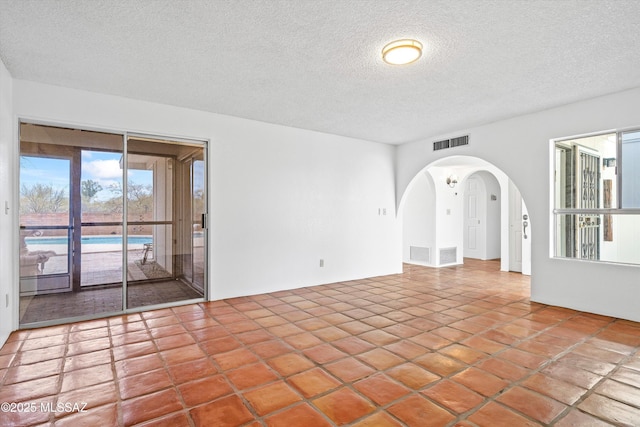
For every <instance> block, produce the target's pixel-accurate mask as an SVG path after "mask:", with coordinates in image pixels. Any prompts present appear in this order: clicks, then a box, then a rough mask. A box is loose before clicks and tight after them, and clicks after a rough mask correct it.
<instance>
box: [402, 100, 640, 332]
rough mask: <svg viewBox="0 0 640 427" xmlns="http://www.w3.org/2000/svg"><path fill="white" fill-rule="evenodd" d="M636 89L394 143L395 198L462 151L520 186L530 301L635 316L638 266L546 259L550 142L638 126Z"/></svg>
mask: <svg viewBox="0 0 640 427" xmlns="http://www.w3.org/2000/svg"><path fill="white" fill-rule="evenodd" d="M639 97H640V89H633V90H628V91H624V92H620V93H616V94H611V95H607V96H603V97H599V98H595V99H591V100H586V101H582V102H578V103H574V104H570V105H566V106H562V107H558V108H553V109H549V110H545V111H541V112H538V113H534V114H529V115H525V116H519V117H514V118H511V119H508V120H502V121H498V122H495V123H491V124H488V125H485V126H480V127H475V128H471V129H460V130H457V131H455V132H451V133H450V134H446V135H434V136H433V137H432V138H428V139H425V140H423V141H418V142H415V143H410V144H405V145H402V146H400V147H398V151H397V160H396V194H397V203H398V205H399V204H400V203H401V200H402V198H403V197H404V194H405V191H406V189H407V186H408V185H409V183H410V182H411V180H412V179H413V178H414V177H415V176H416V174H417V173H419V172H420V171H421V170H422V169H423V168H424V167H425V166H427V165H428V164H430V163H432V162H434V161H435V160H438V159H440V158H443V157H447V156H451V155H467V156H475V157H479V158H481V159H484V160H486V161H488V162H490V163H492V164H493V165H495V166H496V167H497V168H499V169H500V170H502V171H503V172H505V173H506V174H507V176H509V178H511V179H512V180H513V182H514V184H515V185H516V186H517V187H518V188H519V189H520V192H521V193H522V196H523V198H524V200H525V202H526V204H527V208H528V213H529V216H530V222H531V224H533V225H534V226H533V227H532V228H531V234H532V235H531V245H532V248H531V251H532V253H531V257H532V278H531V299H532V300H533V301H537V302H541V303H546V304H551V305H557V306H563V307H569V308H573V309H577V310H584V311H589V312H593V313H599V314H604V315H610V316H616V317H620V318H625V319H630V320H635V321H640V311H639V310H638V307H639V306H640V288H638V283H639V282H638V278H640V267H639V266H630V265H620V264H607V263H590V262H582V261H578V260H568V259H555V258H552V257H551V243H552V241H551V239H552V233H551V231H552V230H551V228H550V224H551V222H550V221H551V217H552V215H551V202H552V196H551V194H552V184H551V182H552V181H551V174H552V170H551V158H552V153H553V150H552V149H551V144H550V140H551V139H554V138H562V137H570V136H576V135H583V134H588V133H595V132H602V131H604V130H611V129H625V128H633V127H638V126H640V112H638V109H637V108H636V106H637V102H638V98H639ZM466 134H469V135H470V144H469V145H468V146H464V147H456V148H453V149H449V150H441V151H438V152H433V151H432V143H433V141H437V140H440V139H445V138H449V137H455V136H459V135H466Z"/></svg>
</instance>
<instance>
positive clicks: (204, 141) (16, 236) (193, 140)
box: [6, 116, 210, 329]
mask: <svg viewBox="0 0 640 427" xmlns="http://www.w3.org/2000/svg"><path fill="white" fill-rule="evenodd" d="M14 123H15V131H14V141H15V145H14V147H15V152H14V162H15V163H14V176H13V177H14V182H16V183H18V184H19V183H20V157H21V155H20V145H21V142H20V140H21V138H20V125H21V124H23V123H24V124H32V125H40V126H50V127H57V128H66V129H73V130H82V131H89V132H101V133H107V134H112V135H119V136H121V137H122V139H123V146H122V147H123V151H122V159H123V164H124V165H125V167H124V168H123V182H122V190H123V207H122V209H123V221H122V241H123V249H122V254H123V255H122V266H123V268H122V307H121V310H119V311H114V312H101V313H98V314H86V315H81V316H74V317H66V318H59V319H53V320H45V321H39V322H33V323H27V324H21V323H20V280H19V278H20V257H19V256H18V254H19V251H20V247H19V246H20V210H19V206H20V188H19V185H15V186H14V194H13V206H15V207H16V208H15V209H13V214H12V218H11V220H12V222H13V242H14V244H13V256H14V257H15V259H14V262H13V265H14V267H13V268H14V274H15V278H16V280H14V283H15V285H14V286H15V288H14V290H15V294H14V296H13V307H14V308H15V313H14V319H15V325H14V329H28V328H34V327H44V326H51V325H58V324H64V323H69V322H78V321H84V320H92V319H102V318H107V317H111V316H118V315H123V314H128V313H138V312H143V311H149V310H157V309H163V308H170V307H176V306H181V305H186V304H193V303H198V302H204V301H208V300H209V277H210V275H209V271H208V270H209V269H208V264H209V262H208V260H209V245H210V242H209V224H208V221H207V222H206V227H203V239H204V263H205V266H206V267H205V270H204V289H203V296H202V297H201V298H193V299H188V300H180V301H173V302H167V303H160V304H154V305H145V306H139V307H133V308H129V307H127V296H128V292H127V290H128V287H127V262H128V254H127V252H128V251H127V242H128V236H129V230H128V226H129V225H130V222H129V221H128V217H127V214H128V203H127V201H128V198H127V195H128V182H127V181H128V180H127V176H126V175H127V173H126V172H127V170H128V163H127V160H128V139H129V138H132V137H134V138H144V139H149V140H152V141H158V142H165V143H184V144H188V145H192V146H194V147H195V146H197V147H201V148H202V149H203V153H204V154H203V156H204V182H205V189H204V198H205V201H206V203H205V216H206V217H207V218H208V212H209V206H210V199H209V151H208V148H209V144H210V140H209V139H208V138H198V137H184V136H172V135H167V134H162V133H157V132H144V133H141V132H130V131H127V130H122V129H116V128H109V127H96V126H87V125H81V124H78V123H71V122H65V121H64V120H60V121H57V120H42V119H40V118H34V117H29V116H17V117H16V121H15V122H14ZM76 160H77V159H72V160H71V163H72V165H71V167H72V171H71V174H72V177H70V178H71V179H73V174H79V173H80V170H76V171H75V172H74V171H73V169H74V164H75V163H76ZM75 187H76V186H72V189H73V192H74V194H73V195H71V194H70V195H69V196H70V199H72V200H70V203H78V204H79V200H80V197H79V195H80V188H77V189H76V188H75ZM78 187H79V186H78ZM76 193H77V194H76ZM75 196H77V198H78V201H76V202H73V198H74V197H75ZM74 208H75V207H74ZM6 209H7V210H8V209H9V208H8V206H7V207H6ZM72 209H73V208H72ZM74 212H75V209H74ZM76 216H78V219H80V220H81V218H80V213H79V212H76V213H74V214H73V218H71V220H72V221H73V220H74V219H75V217H76ZM135 223H136V222H135V221H131V224H135ZM77 236H78V237H76V236H75V235H74V243H75V240H76V239H81V236H80V233H77ZM78 243H80V242H78ZM70 256H72V257H73V256H74V255H70ZM79 262H80V261H79V257H78V260H75V259H73V260H72V262H71V263H70V264H71V265H72V266H73V267H75V264H76V263H79ZM78 267H80V268H81V266H79V265H78ZM80 268H73V271H71V272H69V273H70V276H71V277H70V278H71V281H72V288H73V290H74V291H77V290H79V289H80ZM76 288H77V289H76Z"/></svg>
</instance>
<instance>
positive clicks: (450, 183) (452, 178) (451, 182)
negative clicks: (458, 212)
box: [447, 175, 458, 188]
mask: <svg viewBox="0 0 640 427" xmlns="http://www.w3.org/2000/svg"><path fill="white" fill-rule="evenodd" d="M457 183H458V177H457V176H455V175H449V177H447V185H448V186H449V187H451V188H453V187H455V186H456V184H457Z"/></svg>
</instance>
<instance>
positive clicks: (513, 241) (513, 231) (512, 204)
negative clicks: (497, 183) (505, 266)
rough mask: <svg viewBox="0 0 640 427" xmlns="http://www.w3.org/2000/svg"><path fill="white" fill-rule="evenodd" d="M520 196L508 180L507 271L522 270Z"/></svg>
mask: <svg viewBox="0 0 640 427" xmlns="http://www.w3.org/2000/svg"><path fill="white" fill-rule="evenodd" d="M522 215H523V214H522V196H521V195H520V191H518V189H517V188H516V186H515V185H513V182H511V181H509V271H517V272H519V273H521V272H522V240H523V239H524V234H523V223H522V221H523V220H522Z"/></svg>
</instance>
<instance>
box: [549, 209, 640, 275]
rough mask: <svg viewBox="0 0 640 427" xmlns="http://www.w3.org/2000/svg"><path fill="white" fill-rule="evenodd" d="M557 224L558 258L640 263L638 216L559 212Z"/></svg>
mask: <svg viewBox="0 0 640 427" xmlns="http://www.w3.org/2000/svg"><path fill="white" fill-rule="evenodd" d="M555 226H556V251H555V255H556V256H557V257H562V258H576V259H585V260H600V261H608V262H618V263H626V264H640V216H638V215H615V214H614V215H610V214H602V215H556V224H555Z"/></svg>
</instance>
